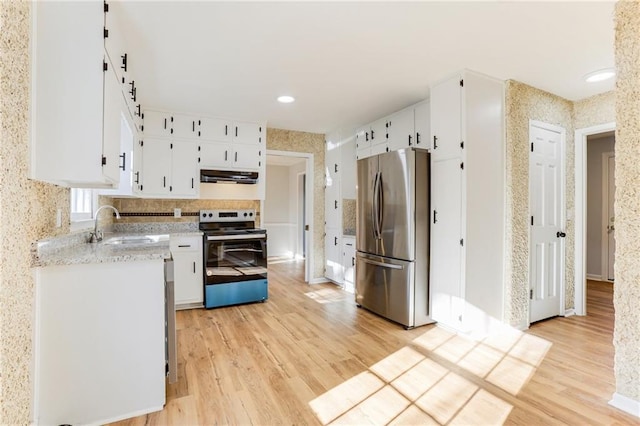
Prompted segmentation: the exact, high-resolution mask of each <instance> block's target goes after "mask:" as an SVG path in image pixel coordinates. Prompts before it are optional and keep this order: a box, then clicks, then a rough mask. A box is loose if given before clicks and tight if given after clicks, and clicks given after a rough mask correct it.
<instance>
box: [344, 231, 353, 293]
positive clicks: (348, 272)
mask: <svg viewBox="0 0 640 426" xmlns="http://www.w3.org/2000/svg"><path fill="white" fill-rule="evenodd" d="M342 244H343V249H342V269H343V272H344V289H345V291H348V292H349V293H353V292H354V291H355V278H356V237H351V236H343V237H342Z"/></svg>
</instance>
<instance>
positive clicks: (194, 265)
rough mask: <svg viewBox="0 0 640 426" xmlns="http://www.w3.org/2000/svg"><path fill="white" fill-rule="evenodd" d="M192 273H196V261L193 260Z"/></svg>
mask: <svg viewBox="0 0 640 426" xmlns="http://www.w3.org/2000/svg"><path fill="white" fill-rule="evenodd" d="M193 273H194V274H195V273H196V262H193Z"/></svg>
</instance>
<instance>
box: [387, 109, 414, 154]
mask: <svg viewBox="0 0 640 426" xmlns="http://www.w3.org/2000/svg"><path fill="white" fill-rule="evenodd" d="M387 129H388V135H389V151H397V150H399V149H402V148H409V147H411V146H413V145H414V144H415V140H414V138H415V137H414V134H413V108H408V109H404V110H402V111H399V112H397V113H395V114H393V115H392V116H391V117H390V118H389V120H388V127H387Z"/></svg>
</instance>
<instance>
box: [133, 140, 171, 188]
mask: <svg viewBox="0 0 640 426" xmlns="http://www.w3.org/2000/svg"><path fill="white" fill-rule="evenodd" d="M170 186H171V141H169V140H166V139H152V138H145V140H144V141H143V145H142V178H141V187H140V189H141V192H142V193H143V194H145V195H147V196H149V195H153V196H166V195H169V193H170Z"/></svg>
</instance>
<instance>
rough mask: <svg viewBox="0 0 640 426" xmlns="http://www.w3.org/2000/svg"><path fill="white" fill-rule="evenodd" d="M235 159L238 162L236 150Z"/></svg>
mask: <svg viewBox="0 0 640 426" xmlns="http://www.w3.org/2000/svg"><path fill="white" fill-rule="evenodd" d="M233 161H235V162H236V163H237V162H238V153H237V152H236V155H235V159H234V160H233Z"/></svg>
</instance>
